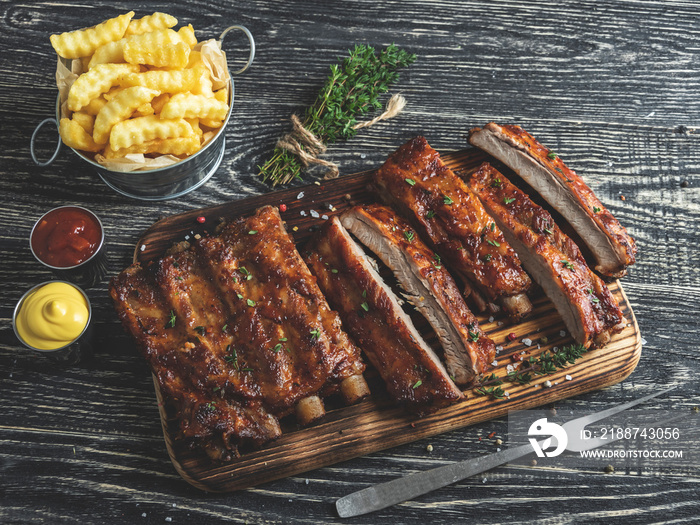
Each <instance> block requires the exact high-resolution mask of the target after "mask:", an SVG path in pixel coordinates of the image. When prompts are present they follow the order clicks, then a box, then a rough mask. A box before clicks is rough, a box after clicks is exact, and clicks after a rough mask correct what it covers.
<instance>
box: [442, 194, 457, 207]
mask: <svg viewBox="0 0 700 525" xmlns="http://www.w3.org/2000/svg"><path fill="white" fill-rule="evenodd" d="M442 202H444V203H445V204H447V205H448V206H451V205H452V204H454V202H455V201H453V200H452V199H451V198H450V197H448V196H447V195H445V196H444V197H443V198H442Z"/></svg>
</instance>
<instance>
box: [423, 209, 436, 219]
mask: <svg viewBox="0 0 700 525" xmlns="http://www.w3.org/2000/svg"><path fill="white" fill-rule="evenodd" d="M433 217H435V212H434V211H433V210H428V213H426V214H425V218H426V219H432V218H433Z"/></svg>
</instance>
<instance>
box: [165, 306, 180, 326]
mask: <svg viewBox="0 0 700 525" xmlns="http://www.w3.org/2000/svg"><path fill="white" fill-rule="evenodd" d="M176 319H177V317H176V316H175V312H173V311H172V310H170V319H169V320H168V322H167V323H166V325H165V327H166V328H168V327H170V328H175V320H176Z"/></svg>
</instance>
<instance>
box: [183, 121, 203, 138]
mask: <svg viewBox="0 0 700 525" xmlns="http://www.w3.org/2000/svg"><path fill="white" fill-rule="evenodd" d="M185 120H186V121H187V123H188V124H189V125H190V126H192V131H194V134H195V135H197V136H198V137H199V138H200V139H201V138H202V135H203V134H204V132H203V131H202V128H200V127H199V119H198V118H186V119H185Z"/></svg>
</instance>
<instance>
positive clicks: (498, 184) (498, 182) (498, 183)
mask: <svg viewBox="0 0 700 525" xmlns="http://www.w3.org/2000/svg"><path fill="white" fill-rule="evenodd" d="M491 186H493V187H494V188H500V187H501V179H500V178H496V179H494V180H493V182H492V183H491Z"/></svg>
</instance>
